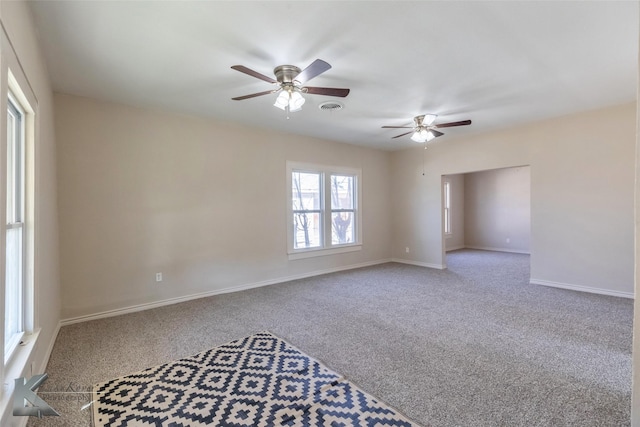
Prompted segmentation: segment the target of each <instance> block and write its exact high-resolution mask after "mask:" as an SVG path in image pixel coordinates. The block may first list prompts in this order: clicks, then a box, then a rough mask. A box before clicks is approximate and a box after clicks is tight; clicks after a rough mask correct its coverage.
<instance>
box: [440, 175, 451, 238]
mask: <svg viewBox="0 0 640 427" xmlns="http://www.w3.org/2000/svg"><path fill="white" fill-rule="evenodd" d="M442 193H443V198H444V200H443V205H444V234H451V183H450V182H448V181H445V182H444V184H443V187H442Z"/></svg>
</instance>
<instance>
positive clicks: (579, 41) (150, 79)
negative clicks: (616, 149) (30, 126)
mask: <svg viewBox="0 0 640 427" xmlns="http://www.w3.org/2000/svg"><path fill="white" fill-rule="evenodd" d="M30 5H31V8H32V11H33V13H34V17H35V21H36V25H37V28H38V31H39V36H40V39H41V43H42V45H43V48H44V51H45V55H46V58H47V63H48V68H49V72H50V74H51V78H52V81H53V86H54V90H56V91H59V92H65V93H70V94H76V95H81V96H87V97H91V98H97V99H101V100H108V101H115V102H119V103H125V104H130V105H135V106H143V107H151V108H156V109H165V110H173V111H178V112H182V113H187V114H195V115H199V116H205V117H214V118H217V119H220V120H225V121H232V122H239V123H244V124H246V125H247V126H251V127H258V128H270V129H275V130H278V131H284V132H289V133H294V134H304V135H311V136H314V137H318V138H323V139H329V140H335V141H342V142H347V143H352V144H363V145H368V146H372V147H377V148H382V149H388V150H394V149H398V148H405V147H409V146H411V145H412V144H415V143H413V142H412V141H411V140H410V139H409V136H407V137H403V138H399V139H394V140H392V139H391V137H392V136H395V135H397V134H399V133H402V132H401V131H402V130H397V129H381V126H383V125H405V124H410V123H411V122H412V118H413V116H416V115H418V114H425V113H436V114H438V115H439V117H438V119H437V121H436V123H442V122H449V121H457V120H466V119H471V120H472V121H473V124H472V125H471V126H466V127H457V128H449V129H442V130H443V131H444V132H445V135H444V136H442V137H440V138H438V139H437V140H436V141H437V142H438V143H442V142H445V141H446V140H447V139H451V138H452V137H454V136H460V135H468V134H471V133H476V132H484V131H487V130H491V129H497V128H501V127H510V126H513V125H517V124H521V123H525V122H530V121H536V120H540V119H544V118H548V117H553V116H558V115H563V114H569V113H572V112H576V111H582V110H589V109H594V108H599V107H604V106H609V105H614V104H620V103H624V102H631V101H633V100H634V99H635V98H636V80H637V76H638V72H637V68H638V35H639V30H638V16H639V11H638V2H635V1H627V2H614V1H593V2H586V1H571V2H558V1H555V2H551V1H549V2H541V1H527V2H519V1H502V2H489V1H438V2H435V1H418V2H410V1H371V2H369V1H286V2H284V1H258V2H256V1H175V2H172V1H141V2H138V1H135V2H134V1H104V2H103V1H100V2H96V1H56V0H47V1H31V2H30ZM316 58H320V59H323V60H325V61H327V62H329V63H330V64H331V65H332V66H333V68H332V69H331V70H329V71H327V72H326V73H324V74H322V75H320V76H318V77H316V78H315V79H313V80H312V81H311V82H309V85H311V86H328V87H346V88H350V89H351V93H350V94H349V96H348V97H347V98H344V99H343V100H342V101H343V103H344V109H343V110H341V111H333V112H327V111H321V110H320V109H319V108H318V105H319V104H320V103H321V102H324V101H328V100H335V99H336V98H331V97H325V96H320V95H306V96H305V98H306V99H307V102H306V104H305V105H304V107H303V109H302V111H299V112H295V113H291V115H290V119H289V120H287V118H286V114H285V113H284V112H283V111H282V110H279V109H277V108H275V107H273V106H272V104H273V102H274V100H275V97H276V95H275V94H272V95H268V96H263V97H258V98H252V99H247V100H243V101H232V100H231V98H232V97H234V96H240V95H246V94H250V93H253V92H261V91H265V90H269V89H270V88H272V87H271V86H270V85H269V83H266V82H264V81H262V80H258V79H256V78H253V77H250V76H248V75H245V74H242V73H240V72H237V71H235V70H232V69H231V68H230V67H231V66H232V65H237V64H239V65H244V66H247V67H249V68H251V69H253V70H255V71H258V72H260V73H262V74H266V75H269V76H272V75H273V74H272V73H273V68H274V67H275V66H277V65H282V64H292V65H297V66H299V67H300V68H304V67H306V66H307V65H308V64H310V63H311V62H312V61H313V60H315V59H316Z"/></svg>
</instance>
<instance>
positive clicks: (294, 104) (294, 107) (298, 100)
mask: <svg viewBox="0 0 640 427" xmlns="http://www.w3.org/2000/svg"><path fill="white" fill-rule="evenodd" d="M304 102H305V99H304V97H303V96H302V94H301V93H300V91H299V90H294V91H293V92H292V93H291V98H290V99H289V111H298V110H300V109H302V106H303V105H304Z"/></svg>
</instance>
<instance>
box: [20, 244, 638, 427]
mask: <svg viewBox="0 0 640 427" xmlns="http://www.w3.org/2000/svg"><path fill="white" fill-rule="evenodd" d="M447 263H448V266H449V269H448V270H444V271H438V270H432V269H426V268H421V267H414V266H408V265H402V264H396V263H389V264H384V265H379V266H374V267H369V268H362V269H357V270H351V271H346V272H341V273H335V274H328V275H324V276H319V277H315V278H309V279H304V280H297V281H292V282H287V283H282V284H279V285H273V286H269V287H264V288H260V289H253V290H248V291H243V292H238V293H233V294H226V295H220V296H215V297H210V298H204V299H200V300H195V301H191V302H187V303H182V304H177V305H173V306H168V307H162V308H158V309H154V310H148V311H145V312H139V313H133V314H129V315H124V316H119V317H113V318H108V319H103V320H97V321H91V322H85V323H81V324H75V325H70V326H66V327H64V328H62V329H61V330H60V334H59V337H58V340H57V342H56V345H55V347H54V350H53V354H52V357H51V360H50V362H49V365H48V367H47V373H48V374H49V377H50V378H49V380H48V381H47V382H46V383H45V385H44V386H43V387H42V390H41V391H40V395H41V396H42V397H43V398H44V399H45V400H46V401H47V402H49V403H50V404H51V405H52V406H53V407H54V408H55V409H57V410H58V411H59V412H60V413H61V414H62V416H61V417H59V418H52V417H49V418H43V419H41V420H38V419H32V420H30V423H29V425H30V426H83V427H86V426H89V425H90V417H89V410H80V408H81V407H82V405H84V404H86V403H88V400H87V399H88V394H83V393H82V391H86V390H88V388H89V387H90V386H91V385H92V384H94V383H97V382H100V381H104V380H107V379H111V378H115V377H118V376H121V375H125V374H128V373H132V372H136V371H139V370H141V369H144V368H147V367H150V366H155V365H158V364H162V363H166V362H168V361H171V360H174V359H178V358H181V357H185V356H189V355H193V354H196V353H198V352H200V351H203V350H206V349H209V348H212V347H215V346H217V345H220V344H222V343H225V342H228V341H231V340H234V339H236V338H239V337H243V336H247V335H250V334H253V333H255V332H257V331H262V330H270V331H272V332H273V333H275V334H277V335H279V336H280V337H282V338H284V339H286V340H287V341H289V342H290V343H292V344H293V345H295V346H296V347H298V348H299V349H301V350H302V351H304V352H305V353H307V354H309V355H310V356H312V357H315V358H316V359H318V360H321V361H322V362H324V363H325V364H326V365H327V366H328V367H329V368H331V369H333V370H335V371H337V372H339V373H341V374H343V375H344V376H345V377H346V378H347V379H349V380H351V381H353V382H354V383H355V384H357V385H358V386H360V387H361V388H362V389H363V390H365V391H367V392H368V393H371V394H373V395H374V396H377V397H379V398H380V399H382V400H384V401H386V402H387V403H389V404H390V405H391V406H393V407H395V408H397V409H398V410H400V411H401V412H403V413H404V414H405V415H407V416H408V417H410V418H412V419H413V420H415V421H417V422H419V423H421V424H423V425H425V426H436V427H438V426H443V427H444V426H465V427H470V426H581V427H583V426H599V427H602V426H625V425H630V420H629V417H630V400H631V337H632V317H633V302H632V301H631V300H627V299H622V298H615V297H608V296H601V295H593V294H585V293H579V292H574V291H568V290H561V289H553V288H546V287H542V286H536V285H529V284H528V278H529V256H527V255H520V254H507V253H497V252H486V251H472V250H462V251H456V252H453V253H450V254H449V255H448V257H447ZM69 389H74V390H76V391H79V392H80V393H78V394H69V393H67V394H55V392H58V391H65V390H66V391H69ZM46 392H49V394H47V393H46Z"/></svg>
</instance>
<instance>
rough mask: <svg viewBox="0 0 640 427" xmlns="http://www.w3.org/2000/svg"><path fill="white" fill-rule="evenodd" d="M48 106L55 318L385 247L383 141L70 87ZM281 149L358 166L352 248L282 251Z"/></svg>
mask: <svg viewBox="0 0 640 427" xmlns="http://www.w3.org/2000/svg"><path fill="white" fill-rule="evenodd" d="M55 106H56V131H57V137H58V167H59V171H60V173H59V180H58V183H59V203H60V210H61V212H63V213H64V214H63V215H61V218H60V230H61V237H60V240H61V253H62V260H61V266H62V267H61V270H62V282H63V311H62V313H63V318H73V317H78V316H84V315H91V314H95V313H100V312H104V311H107V310H116V309H122V308H126V307H130V306H135V305H140V304H148V303H154V302H158V301H164V300H167V299H171V298H180V297H185V296H189V295H195V294H199V293H210V292H216V291H219V290H223V289H229V288H234V287H238V286H244V285H252V284H260V283H263V282H269V281H276V280H281V279H286V278H291V277H298V276H303V275H308V274H312V273H314V272H321V271H329V270H332V269H336V268H341V267H346V266H353V265H361V264H366V263H375V262H378V261H381V260H388V259H389V258H390V255H391V252H390V248H391V234H390V212H389V209H388V206H389V190H390V189H389V182H390V176H389V156H390V155H389V153H387V152H383V151H378V150H371V149H365V148H362V147H356V146H351V145H346V144H338V143H334V142H329V141H321V140H317V139H312V138H308V137H300V136H295V135H287V134H282V133H274V132H269V131H260V130H257V129H251V128H249V127H244V126H239V125H235V124H227V123H223V122H218V121H215V120H206V119H199V118H193V117H186V116H180V115H175V114H170V113H162V112H155V111H149V110H144V109H137V108H132V107H126V106H121V105H116V104H110V103H105V102H99V101H94V100H89V99H85V98H79V97H74V96H70V95H60V94H56V96H55ZM287 160H292V161H300V162H310V163H317V164H321V165H333V166H343V167H352V168H361V169H362V192H363V194H362V202H363V207H362V214H363V225H362V226H363V228H362V230H363V236H362V238H363V247H362V250H361V251H358V252H351V253H345V254H340V255H329V256H322V257H316V258H310V259H301V260H294V261H289V260H288V257H287V241H286V226H287V221H286V217H287V215H286V188H285V183H286V161H287ZM156 272H162V273H163V275H164V280H163V282H160V283H157V282H155V273H156Z"/></svg>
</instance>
